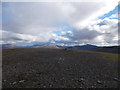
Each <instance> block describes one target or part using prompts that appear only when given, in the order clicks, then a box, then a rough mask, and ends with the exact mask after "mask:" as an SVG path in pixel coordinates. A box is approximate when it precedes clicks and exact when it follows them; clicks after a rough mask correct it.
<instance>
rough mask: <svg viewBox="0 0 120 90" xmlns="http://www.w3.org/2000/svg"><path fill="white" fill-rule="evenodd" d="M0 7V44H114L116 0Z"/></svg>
mask: <svg viewBox="0 0 120 90" xmlns="http://www.w3.org/2000/svg"><path fill="white" fill-rule="evenodd" d="M0 6H1V7H2V14H1V15H2V24H1V23H0V24H1V25H2V28H1V30H0V32H1V33H2V38H1V40H0V43H10V44H18V45H32V44H43V43H50V44H55V45H84V44H92V45H97V46H112V45H118V0H97V2H96V1H95V0H90V1H84V2H83V1H80V2H73V1H72V2H63V1H61V2H57V1H56V2H1V3H0ZM0 35H1V34H0Z"/></svg>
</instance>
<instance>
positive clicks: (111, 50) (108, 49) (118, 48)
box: [92, 46, 120, 54]
mask: <svg viewBox="0 0 120 90" xmlns="http://www.w3.org/2000/svg"><path fill="white" fill-rule="evenodd" d="M92 50H93V51H98V52H108V53H119V54H120V46H109V47H102V48H95V49H92Z"/></svg>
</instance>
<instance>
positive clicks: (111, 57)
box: [100, 52, 120, 61]
mask: <svg viewBox="0 0 120 90" xmlns="http://www.w3.org/2000/svg"><path fill="white" fill-rule="evenodd" d="M100 54H101V55H102V56H103V57H104V58H106V59H108V60H112V61H118V57H119V56H120V54H113V53H101V52H100Z"/></svg>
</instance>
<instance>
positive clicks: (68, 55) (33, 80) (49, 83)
mask: <svg viewBox="0 0 120 90" xmlns="http://www.w3.org/2000/svg"><path fill="white" fill-rule="evenodd" d="M2 63H3V64H2V69H3V74H2V76H3V78H2V79H3V80H2V83H3V88H7V87H9V88H22V87H24V88H105V87H106V88H117V87H118V84H119V79H118V72H117V71H118V67H117V62H113V61H110V60H106V59H105V58H103V57H102V56H101V55H99V54H97V53H94V54H93V53H90V52H87V51H86V52H78V51H75V50H63V49H42V48H24V49H9V50H3V59H2Z"/></svg>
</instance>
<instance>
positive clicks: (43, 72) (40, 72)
mask: <svg viewBox="0 0 120 90" xmlns="http://www.w3.org/2000/svg"><path fill="white" fill-rule="evenodd" d="M46 73H48V71H47V70H44V71H38V72H36V74H39V75H40V74H46Z"/></svg>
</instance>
